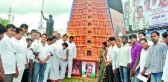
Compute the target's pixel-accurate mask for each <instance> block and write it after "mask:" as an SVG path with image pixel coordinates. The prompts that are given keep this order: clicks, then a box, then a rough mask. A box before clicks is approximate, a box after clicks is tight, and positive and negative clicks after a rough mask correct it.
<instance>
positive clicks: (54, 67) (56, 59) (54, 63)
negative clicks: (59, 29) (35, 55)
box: [49, 36, 61, 82]
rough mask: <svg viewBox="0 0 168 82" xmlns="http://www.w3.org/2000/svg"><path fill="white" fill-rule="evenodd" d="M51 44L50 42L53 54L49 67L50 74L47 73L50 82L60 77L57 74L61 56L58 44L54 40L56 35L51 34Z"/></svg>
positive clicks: (56, 80)
mask: <svg viewBox="0 0 168 82" xmlns="http://www.w3.org/2000/svg"><path fill="white" fill-rule="evenodd" d="M52 38H53V44H52V48H53V52H54V54H53V56H51V68H50V75H49V79H50V80H51V82H58V81H59V79H60V76H59V63H60V58H61V55H60V53H61V48H60V46H59V44H57V42H56V40H55V39H56V37H55V36H53V37H52Z"/></svg>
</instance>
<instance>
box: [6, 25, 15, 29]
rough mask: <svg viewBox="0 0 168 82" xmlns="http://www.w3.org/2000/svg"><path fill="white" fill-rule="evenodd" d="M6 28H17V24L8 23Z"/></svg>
mask: <svg viewBox="0 0 168 82" xmlns="http://www.w3.org/2000/svg"><path fill="white" fill-rule="evenodd" d="M6 28H7V29H9V28H12V29H15V28H16V26H15V25H13V24H8V25H7V26H6Z"/></svg>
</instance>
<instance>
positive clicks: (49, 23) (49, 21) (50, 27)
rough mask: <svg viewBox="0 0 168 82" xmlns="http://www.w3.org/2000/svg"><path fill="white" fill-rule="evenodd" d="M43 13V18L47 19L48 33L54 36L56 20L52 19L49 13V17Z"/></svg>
mask: <svg viewBox="0 0 168 82" xmlns="http://www.w3.org/2000/svg"><path fill="white" fill-rule="evenodd" d="M41 14H42V16H43V19H44V20H46V21H47V23H46V33H47V35H48V37H50V36H52V33H53V32H54V27H53V26H54V20H53V19H52V17H53V16H52V15H49V19H47V18H45V17H44V15H43V11H41Z"/></svg>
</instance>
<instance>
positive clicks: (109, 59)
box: [106, 37, 116, 82]
mask: <svg viewBox="0 0 168 82" xmlns="http://www.w3.org/2000/svg"><path fill="white" fill-rule="evenodd" d="M115 40H116V39H115V37H110V38H109V43H110V47H109V48H108V51H107V61H106V63H108V65H107V72H108V79H109V82H113V81H114V75H113V72H112V51H113V48H114V47H115Z"/></svg>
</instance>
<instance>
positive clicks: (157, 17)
mask: <svg viewBox="0 0 168 82" xmlns="http://www.w3.org/2000/svg"><path fill="white" fill-rule="evenodd" d="M130 8H131V11H130V24H129V25H132V30H141V29H144V28H151V27H160V26H168V0H130Z"/></svg>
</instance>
